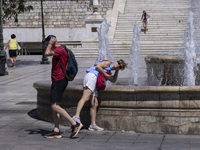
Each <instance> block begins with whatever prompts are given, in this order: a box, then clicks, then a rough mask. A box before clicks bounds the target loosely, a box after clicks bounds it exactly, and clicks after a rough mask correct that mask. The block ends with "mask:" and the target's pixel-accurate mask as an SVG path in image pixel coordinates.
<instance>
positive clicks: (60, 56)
mask: <svg viewBox="0 0 200 150" xmlns="http://www.w3.org/2000/svg"><path fill="white" fill-rule="evenodd" d="M45 43H46V44H48V46H47V48H46V51H45V55H46V56H53V57H52V70H51V80H52V85H51V93H50V103H51V109H52V111H53V119H54V125H55V126H54V129H53V131H52V133H50V134H47V135H45V138H61V137H62V135H61V133H60V130H59V118H60V115H62V116H63V117H64V118H65V119H67V120H68V121H69V122H70V123H71V125H72V134H71V135H70V138H74V137H75V136H76V135H77V134H78V132H79V131H80V129H81V127H82V126H83V125H82V124H81V123H78V122H76V121H74V119H73V118H72V117H71V116H70V115H69V114H68V113H67V112H66V111H65V110H64V109H63V108H62V107H61V106H60V102H61V99H62V95H63V93H64V91H65V88H66V87H67V85H68V80H67V78H66V77H65V76H64V74H63V71H62V68H61V66H60V64H59V61H60V63H61V64H62V66H63V67H64V68H66V65H67V59H68V57H67V56H68V53H67V52H66V50H65V48H63V47H62V46H61V45H60V44H59V43H58V42H57V40H56V36H54V35H49V36H48V37H47V38H46V39H45Z"/></svg>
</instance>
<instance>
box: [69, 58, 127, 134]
mask: <svg viewBox="0 0 200 150" xmlns="http://www.w3.org/2000/svg"><path fill="white" fill-rule="evenodd" d="M126 67H127V64H126V63H125V62H124V60H122V59H120V60H119V61H115V62H112V61H109V60H103V61H102V60H101V61H99V62H98V64H97V65H94V66H92V67H90V68H89V69H88V70H86V73H87V74H86V75H85V77H84V79H83V95H82V98H81V99H80V101H79V102H78V106H77V109H76V114H75V116H73V119H74V120H75V121H77V122H79V123H80V122H81V121H80V112H81V110H82V108H83V106H84V104H85V103H86V102H87V101H88V100H90V98H91V96H92V99H91V108H90V116H91V124H90V127H89V128H88V130H90V131H103V130H104V129H103V128H100V127H99V126H97V125H96V111H97V106H98V99H97V97H98V90H100V89H98V88H97V86H99V85H98V84H105V83H103V81H102V80H109V81H111V82H116V80H117V77H118V72H119V70H124V69H125V68H126ZM111 70H115V74H114V75H113V76H111ZM100 74H101V75H100ZM102 75H103V79H102ZM97 80H101V81H100V83H98V84H97ZM99 87H100V88H101V87H103V88H102V89H104V88H105V86H101V85H100V86H99Z"/></svg>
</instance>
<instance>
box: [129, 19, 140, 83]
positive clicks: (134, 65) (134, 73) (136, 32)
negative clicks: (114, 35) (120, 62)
mask: <svg viewBox="0 0 200 150" xmlns="http://www.w3.org/2000/svg"><path fill="white" fill-rule="evenodd" d="M139 40H140V27H139V24H138V22H136V23H135V25H134V29H133V41H132V46H131V50H130V60H131V72H130V82H129V85H138V70H139V69H138V68H139V64H138V62H139V52H140V46H139V43H138V42H139Z"/></svg>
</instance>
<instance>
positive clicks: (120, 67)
mask: <svg viewBox="0 0 200 150" xmlns="http://www.w3.org/2000/svg"><path fill="white" fill-rule="evenodd" d="M117 63H118V65H119V69H122V66H121V63H120V61H117Z"/></svg>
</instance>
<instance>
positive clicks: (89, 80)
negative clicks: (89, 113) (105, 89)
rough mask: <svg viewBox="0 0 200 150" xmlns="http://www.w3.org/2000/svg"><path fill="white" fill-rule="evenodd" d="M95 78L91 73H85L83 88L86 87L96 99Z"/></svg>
mask: <svg viewBox="0 0 200 150" xmlns="http://www.w3.org/2000/svg"><path fill="white" fill-rule="evenodd" d="M96 82H97V76H95V74H93V73H87V74H86V75H85V77H84V79H83V87H87V88H89V89H90V90H91V91H92V95H93V96H95V97H98V91H97V89H96Z"/></svg>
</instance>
